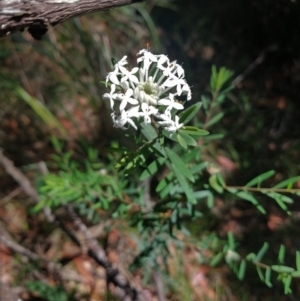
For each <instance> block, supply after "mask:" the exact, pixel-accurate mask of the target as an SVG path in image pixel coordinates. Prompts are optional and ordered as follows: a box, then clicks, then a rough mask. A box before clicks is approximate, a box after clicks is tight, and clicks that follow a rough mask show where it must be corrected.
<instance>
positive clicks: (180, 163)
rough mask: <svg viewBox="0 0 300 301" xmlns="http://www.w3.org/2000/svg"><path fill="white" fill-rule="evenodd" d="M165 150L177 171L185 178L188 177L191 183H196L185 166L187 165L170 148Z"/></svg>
mask: <svg viewBox="0 0 300 301" xmlns="http://www.w3.org/2000/svg"><path fill="white" fill-rule="evenodd" d="M165 149H166V153H167V155H168V157H169V159H170V161H171V162H172V164H173V165H175V166H176V169H178V170H179V172H180V173H181V174H182V175H184V176H185V177H187V178H188V179H189V180H190V181H192V182H194V181H195V179H194V177H193V174H192V173H191V171H190V170H189V169H188V168H187V167H186V166H185V163H184V162H183V161H182V160H181V159H180V158H179V157H178V156H177V154H175V153H174V152H173V151H172V150H171V149H170V148H168V147H166V148H165Z"/></svg>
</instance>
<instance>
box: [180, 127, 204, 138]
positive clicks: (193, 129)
mask: <svg viewBox="0 0 300 301" xmlns="http://www.w3.org/2000/svg"><path fill="white" fill-rule="evenodd" d="M179 132H180V133H185V134H187V135H192V136H206V135H208V134H209V132H208V131H206V130H201V129H198V128H196V127H195V126H184V127H182V128H181V129H179Z"/></svg>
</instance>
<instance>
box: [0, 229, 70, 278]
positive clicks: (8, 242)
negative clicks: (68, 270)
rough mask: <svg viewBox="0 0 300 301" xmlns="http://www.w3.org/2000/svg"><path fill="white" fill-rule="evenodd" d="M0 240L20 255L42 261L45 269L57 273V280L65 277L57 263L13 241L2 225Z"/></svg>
mask: <svg viewBox="0 0 300 301" xmlns="http://www.w3.org/2000/svg"><path fill="white" fill-rule="evenodd" d="M0 241H1V242H2V243H3V244H4V245H5V246H7V247H8V248H9V249H10V250H12V251H13V252H15V253H18V254H22V255H24V256H26V257H28V258H29V259H30V260H31V261H35V262H42V263H44V264H46V267H47V269H48V270H49V271H51V272H53V273H54V274H55V275H57V276H58V278H59V280H62V279H65V277H63V276H62V271H61V268H60V267H59V265H57V264H55V263H54V262H52V261H49V260H48V259H46V258H43V257H41V256H39V255H38V254H36V253H34V252H32V251H30V250H29V249H27V248H25V247H23V246H21V245H19V244H18V243H17V242H16V241H14V240H13V239H12V237H11V236H10V235H9V233H8V232H7V231H6V230H5V229H4V227H3V226H2V227H1V228H0ZM65 280H66V279H65Z"/></svg>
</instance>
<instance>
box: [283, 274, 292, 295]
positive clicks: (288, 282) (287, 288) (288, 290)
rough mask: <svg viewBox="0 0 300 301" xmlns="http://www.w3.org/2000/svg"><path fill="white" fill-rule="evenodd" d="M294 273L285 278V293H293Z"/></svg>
mask: <svg viewBox="0 0 300 301" xmlns="http://www.w3.org/2000/svg"><path fill="white" fill-rule="evenodd" d="M292 278H293V277H292V275H288V276H287V277H286V278H285V279H284V293H285V294H286V295H287V294H291V293H292V290H291V288H290V287H291V282H292Z"/></svg>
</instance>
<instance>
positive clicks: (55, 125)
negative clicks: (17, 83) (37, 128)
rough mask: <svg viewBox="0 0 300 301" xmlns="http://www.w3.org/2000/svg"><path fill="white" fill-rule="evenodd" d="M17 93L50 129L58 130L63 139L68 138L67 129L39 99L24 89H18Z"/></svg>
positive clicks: (16, 89)
mask: <svg viewBox="0 0 300 301" xmlns="http://www.w3.org/2000/svg"><path fill="white" fill-rule="evenodd" d="M15 93H16V94H17V96H18V97H20V98H21V99H22V100H23V101H25V102H26V103H27V104H28V105H29V106H30V107H31V108H32V109H33V110H34V112H35V113H36V114H37V115H38V116H39V117H40V118H41V119H42V120H43V121H44V122H45V124H46V125H47V126H48V127H49V128H50V129H57V130H58V131H59V133H60V134H61V135H62V136H63V137H67V131H66V129H65V128H64V127H63V125H62V124H61V123H60V121H59V120H58V119H57V118H56V117H55V116H54V115H53V114H52V112H51V111H50V110H49V109H48V108H47V107H46V106H45V105H44V104H43V103H42V102H41V101H40V100H39V99H37V98H35V97H33V96H31V95H30V94H28V93H27V92H26V91H25V90H24V89H23V88H22V87H16V88H15Z"/></svg>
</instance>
